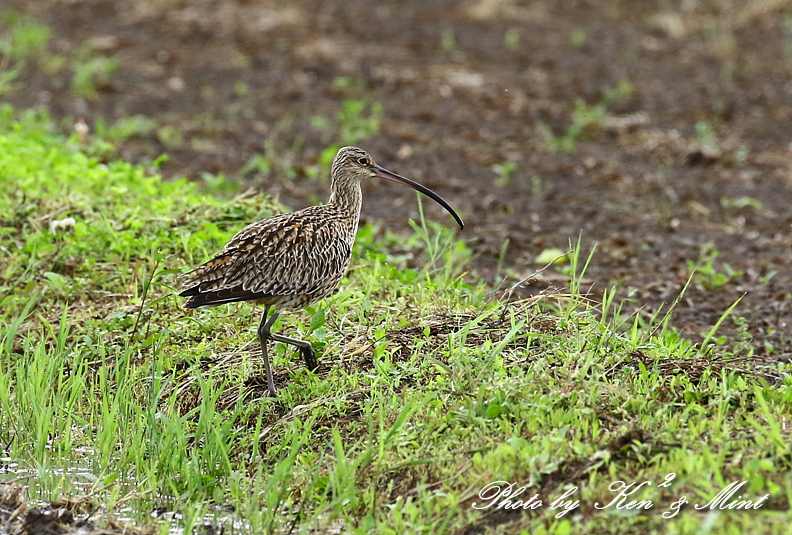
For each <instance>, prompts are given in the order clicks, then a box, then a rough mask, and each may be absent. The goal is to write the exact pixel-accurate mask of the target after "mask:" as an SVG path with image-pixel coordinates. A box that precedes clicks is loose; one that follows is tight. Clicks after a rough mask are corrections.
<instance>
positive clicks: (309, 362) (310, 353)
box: [300, 346, 319, 372]
mask: <svg viewBox="0 0 792 535" xmlns="http://www.w3.org/2000/svg"><path fill="white" fill-rule="evenodd" d="M300 353H302V357H303V360H304V361H305V367H306V368H308V370H310V371H312V372H315V371H316V369H317V368H319V363H318V362H317V361H316V352H315V351H314V350H313V348H312V347H310V346H309V347H304V348H301V349H300Z"/></svg>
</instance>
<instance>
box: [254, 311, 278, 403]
mask: <svg viewBox="0 0 792 535" xmlns="http://www.w3.org/2000/svg"><path fill="white" fill-rule="evenodd" d="M269 309H270V307H265V308H264V314H262V315H261V323H259V326H258V339H259V343H260V344H261V356H262V358H263V360H264V375H265V376H266V377H267V390H269V395H270V397H273V398H274V397H276V396H277V395H278V394H277V392H276V391H275V379H273V378H272V367H271V365H270V359H269V355H268V354H267V340H269V339H270V338H271V337H272V335H271V334H270V327H272V324H273V323H275V320H276V319H278V313H277V312H275V313H274V314H273V315H272V316H270V318H269V321H268V320H267V312H269Z"/></svg>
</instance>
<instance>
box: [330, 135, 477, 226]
mask: <svg viewBox="0 0 792 535" xmlns="http://www.w3.org/2000/svg"><path fill="white" fill-rule="evenodd" d="M330 175H331V177H332V180H333V182H334V184H337V185H341V184H343V183H345V182H346V183H349V182H351V181H356V182H360V181H362V180H363V179H366V178H374V177H377V178H382V179H384V180H389V181H391V182H396V183H397V184H404V185H407V186H409V187H411V188H412V189H414V190H416V191H420V192H421V193H423V194H424V195H426V196H427V197H429V198H431V199H432V200H434V201H435V202H437V203H438V204H439V205H440V206H442V207H443V208H445V209H446V210H447V211H448V213H449V214H451V215H452V216H453V217H454V219H455V220H456V222H457V223H458V224H459V227H460V228H465V224H464V223H463V222H462V219H461V218H460V217H459V215H457V213H456V212H455V211H454V209H453V208H451V205H449V204H448V203H447V202H446V201H445V200H443V198H442V197H440V196H439V195H438V194H437V193H435V192H434V191H432V190H430V189H429V188H427V187H426V186H422V185H421V184H418V183H417V182H413V181H412V180H410V179H408V178H404V177H403V176H400V175H397V174H396V173H394V172H392V171H388V170H387V169H385V168H384V167H380V166H379V165H377V163H376V162H375V161H374V159H373V158H372V157H371V156H369V154H368V153H367V152H366V151H364V150H363V149H359V148H357V147H342V148H340V149H339V150H338V153H336V155H335V158H333V165H332V166H331V169H330Z"/></svg>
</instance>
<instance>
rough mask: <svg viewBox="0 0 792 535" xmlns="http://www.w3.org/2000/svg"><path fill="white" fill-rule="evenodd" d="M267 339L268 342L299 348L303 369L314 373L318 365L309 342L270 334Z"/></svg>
mask: <svg viewBox="0 0 792 535" xmlns="http://www.w3.org/2000/svg"><path fill="white" fill-rule="evenodd" d="M269 337H270V340H275V341H276V342H283V343H284V344H291V345H293V346H295V347H298V348H300V353H301V354H302V357H303V360H304V361H305V367H306V368H308V369H309V370H311V371H312V372H313V371H316V368H318V367H319V363H318V362H317V361H316V353H315V352H314V348H313V346H312V345H311V343H310V342H306V341H305V340H298V339H297V338H289V337H288V336H283V335H281V334H270V335H269Z"/></svg>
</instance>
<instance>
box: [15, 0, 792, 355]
mask: <svg viewBox="0 0 792 535" xmlns="http://www.w3.org/2000/svg"><path fill="white" fill-rule="evenodd" d="M3 7H5V8H8V9H13V10H15V11H19V12H24V13H27V14H29V15H31V16H32V17H35V18H36V19H38V20H40V21H42V22H44V23H46V24H47V25H49V26H50V27H51V28H52V32H53V36H52V39H51V41H50V47H49V48H50V52H51V53H52V54H54V55H56V56H60V57H62V58H74V57H77V56H78V55H79V52H78V51H79V50H80V48H81V47H82V46H84V44H85V43H90V45H91V46H92V50H93V54H95V55H100V56H105V57H112V58H116V59H117V60H118V66H117V68H116V69H115V71H114V72H112V74H111V75H110V76H109V77H108V79H107V80H106V81H102V80H97V82H96V90H97V92H96V95H94V96H91V95H87V96H79V95H77V94H75V93H76V92H75V90H74V89H73V87H72V86H71V82H70V80H71V79H72V71H73V65H72V67H70V66H69V65H70V63H69V61H72V60H67V61H66V63H65V64H63V65H61V66H58V64H57V62H51V63H52V64H48V63H47V62H39V63H41V64H37V63H36V62H30V63H29V64H28V65H27V66H26V67H25V68H24V69H23V71H22V72H21V74H20V77H19V79H18V80H17V81H18V82H21V84H20V86H19V88H18V90H16V91H14V92H11V93H7V94H5V95H2V96H0V98H3V99H6V100H8V101H10V102H12V103H13V104H14V105H15V106H19V107H28V106H45V107H47V108H48V109H49V110H50V111H51V113H52V114H53V115H54V116H55V117H57V118H71V119H68V120H70V121H72V122H71V123H69V122H68V120H66V119H64V123H63V128H64V130H66V129H67V128H69V124H73V118H84V119H85V121H86V122H87V123H88V124H89V125H91V126H93V125H94V124H95V121H96V120H97V119H100V118H101V119H103V120H104V121H105V122H106V123H107V124H112V123H113V122H114V121H116V120H118V119H119V118H122V117H127V116H131V115H135V114H140V115H143V116H146V117H149V118H152V119H154V120H156V127H155V128H152V129H150V130H149V131H145V132H141V133H138V134H137V135H135V136H133V137H131V138H129V139H126V140H124V141H119V142H118V143H117V145H116V146H117V152H116V154H117V155H119V156H121V157H123V158H127V159H131V160H133V161H150V160H151V159H153V158H156V157H157V156H159V155H160V154H162V153H167V154H168V155H169V159H168V160H167V162H165V163H164V164H163V165H162V172H163V173H164V174H165V175H166V176H169V177H171V176H182V175H186V176H188V177H191V178H199V177H200V176H201V175H202V174H203V173H213V174H217V173H224V174H226V175H227V176H229V177H232V178H233V179H235V180H237V179H238V180H243V181H245V182H246V183H248V184H250V185H252V186H254V187H257V188H260V189H262V190H263V191H266V192H270V193H273V194H277V195H279V196H280V199H281V200H282V201H283V202H284V203H286V204H287V205H289V206H291V207H294V208H299V207H302V206H304V205H306V204H309V203H311V202H315V201H317V200H324V199H325V198H326V196H327V181H326V180H324V178H322V179H321V180H317V179H316V178H315V177H313V176H312V175H313V174H314V169H315V164H316V162H317V159H318V158H319V156H320V154H321V152H322V150H324V149H325V148H326V147H327V146H328V145H330V144H331V143H337V142H339V138H338V125H337V121H336V114H337V112H338V110H339V109H341V108H342V106H343V102H344V101H346V100H356V101H364V102H368V103H379V104H381V106H382V116H381V120H380V128H379V131H378V133H376V134H375V135H372V136H370V137H368V138H367V139H365V140H363V141H361V143H360V144H361V145H363V146H364V148H366V149H368V150H369V151H370V152H371V153H372V154H373V155H374V156H375V157H376V158H377V160H378V162H379V163H380V164H382V165H385V166H386V167H388V168H391V169H393V170H395V171H397V172H399V173H401V174H403V175H405V176H408V177H411V178H413V179H415V180H418V181H421V182H423V183H424V184H426V185H428V186H429V187H431V188H433V189H435V190H437V191H438V192H440V193H441V194H442V195H443V196H444V197H445V198H446V199H447V200H448V201H449V202H450V203H451V204H452V205H453V206H454V207H455V208H457V210H458V211H459V212H460V214H461V215H462V217H463V218H464V219H465V221H466V223H467V226H466V228H465V230H464V231H462V232H461V233H460V237H462V238H465V239H466V240H468V243H469V245H470V247H471V248H472V249H473V251H474V252H475V253H476V258H475V260H474V261H473V262H472V263H471V266H470V269H471V275H470V277H471V279H475V278H483V279H485V280H487V281H489V282H490V283H492V284H493V285H496V284H498V282H499V281H500V278H501V276H502V275H504V274H506V273H510V274H511V275H512V279H511V280H510V281H507V284H510V283H513V282H514V281H515V280H517V279H519V278H520V277H522V276H525V275H528V274H530V273H531V272H533V271H534V270H535V269H536V268H537V267H538V266H537V265H536V264H535V263H534V259H535V258H536V256H537V255H538V254H539V253H541V252H542V251H543V250H545V249H547V248H551V247H558V248H562V249H565V248H566V247H567V245H568V242H569V240H570V239H571V240H576V239H577V237H578V235H579V234H582V239H583V243H584V245H585V246H587V247H590V246H591V244H592V243H594V242H597V243H598V249H597V252H596V254H595V256H594V258H593V261H592V263H591V265H590V267H589V270H588V272H587V277H586V278H587V282H589V283H591V284H593V287H592V291H593V292H594V294H595V295H598V294H600V293H601V291H602V290H603V289H604V288H606V287H608V286H609V285H610V284H612V283H618V284H619V285H620V288H621V294H620V295H621V296H622V297H626V296H629V298H630V302H629V304H628V305H627V309H628V310H630V309H632V310H639V313H641V314H651V313H652V312H653V311H656V310H657V309H658V307H659V306H660V305H661V304H662V303H670V302H672V301H673V300H674V299H675V298H676V297H677V295H679V293H680V291H681V289H682V287H683V286H684V284H685V282H686V280H687V278H688V276H689V273H690V271H689V262H691V261H692V262H697V261H701V262H702V263H703V264H705V265H706V264H707V261H706V253H705V254H702V247H709V249H708V250H709V251H711V252H710V255H711V256H710V260H711V262H710V266H709V268H705V270H704V271H705V273H704V275H703V276H702V277H701V278H699V279H697V280H696V282H695V283H694V284H693V285H692V287H691V288H690V289H689V290H688V291H687V293H686V295H685V298H684V299H683V300H682V301H681V302H680V303H679V304H678V306H677V307H676V310H675V313H674V319H673V321H672V323H673V324H674V325H675V326H676V327H677V328H679V329H680V330H681V331H682V332H683V333H684V334H685V335H686V336H689V337H691V338H692V339H694V340H701V334H702V333H704V332H706V331H708V330H709V329H710V328H711V327H712V326H713V325H714V324H715V323H716V321H717V320H718V318H719V317H720V316H721V314H722V313H723V312H724V311H725V310H726V309H727V308H728V307H729V305H730V304H731V303H732V302H734V301H735V300H736V299H738V298H739V297H741V296H744V297H743V299H742V301H741V303H740V304H739V305H738V306H737V308H736V309H735V310H734V312H733V316H734V317H737V318H742V320H738V321H737V322H735V321H732V320H727V321H726V322H724V324H723V326H722V328H721V331H720V332H721V333H723V334H729V336H730V339H731V341H732V342H739V341H741V340H745V339H746V338H747V335H748V334H750V335H751V336H752V337H753V341H752V342H751V343H752V345H753V346H754V348H755V350H756V352H757V354H758V355H761V356H763V357H766V358H770V359H779V360H788V358H789V355H790V351H792V348H790V346H789V343H788V340H787V338H788V337H787V335H786V332H787V330H788V328H789V324H790V320H792V308H790V294H789V291H790V290H789V288H790V282H792V247H790V245H792V231H791V229H790V223H792V212H791V211H790V209H789V199H790V198H792V145H790V142H792V125H790V119H792V76H791V75H792V2H790V1H788V0H750V1H744V2H730V1H726V0H688V1H685V2H668V1H660V0H658V1H641V2H635V1H634V0H624V1H616V0H614V1H604V0H602V1H575V0H567V1H564V0H557V1H532V2H527V1H509V0H469V1H460V2H451V1H437V0H435V1H431V0H430V1H398V2H378V3H376V5H374V4H373V3H371V2H367V1H364V0H344V1H300V2H287V1H282V2H278V1H272V2H266V1H257V0H239V1H230V0H229V1H210V0H193V1H173V0H134V1H131V2H113V1H109V0H37V1H36V2H30V1H27V0H4V1H3ZM42 65H43V66H42ZM618 88H621V90H620V91H619V89H618ZM598 105H599V108H598V107H597V106H598ZM576 109H577V111H575V110H576ZM323 119H324V120H323ZM256 155H260V156H262V157H265V158H269V160H270V163H271V164H272V165H271V167H270V168H269V169H267V166H266V165H259V166H250V165H248V166H247V167H246V164H248V162H250V161H251V158H253V157H254V156H256ZM254 161H255V160H254ZM259 161H260V160H259ZM507 162H514V170H513V171H512V172H511V173H507V174H508V175H509V176H508V177H507V176H504V174H503V173H500V174H499V173H498V172H497V171H495V170H493V166H494V165H497V164H504V163H507ZM287 167H289V168H292V169H294V170H296V173H293V174H292V175H287V174H286V173H285V171H284V169H285V168H287ZM364 196H365V201H364V206H363V219H364V220H367V221H379V222H383V223H386V224H388V225H389V226H390V227H392V228H393V229H395V230H396V231H406V230H409V226H408V224H407V220H408V218H410V217H413V218H415V217H416V216H417V210H416V203H415V194H414V193H413V192H411V191H409V190H402V189H398V188H396V187H395V186H392V185H390V184H373V183H372V184H369V185H366V186H365V191H364ZM425 206H427V211H428V214H429V216H430V217H431V218H432V219H434V220H437V221H441V222H444V223H446V224H448V225H449V226H453V222H452V221H451V220H450V219H449V218H448V216H447V214H445V213H444V212H443V211H442V209H440V208H439V207H428V205H426V204H425ZM506 240H508V249H507V250H506V254H505V257H503V259H502V266H503V269H502V270H500V272H499V271H498V265H499V258H500V256H501V251H502V250H503V244H504V242H505V241H506ZM712 255H717V256H712ZM549 278H550V280H549V281H547V280H545V281H540V282H539V283H536V284H534V285H532V286H529V287H527V288H524V289H523V290H522V291H523V292H524V293H532V292H536V291H538V290H539V289H541V287H543V286H544V285H547V284H548V283H555V284H560V280H554V278H553V277H552V276H550V277H549ZM743 320H744V321H743Z"/></svg>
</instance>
